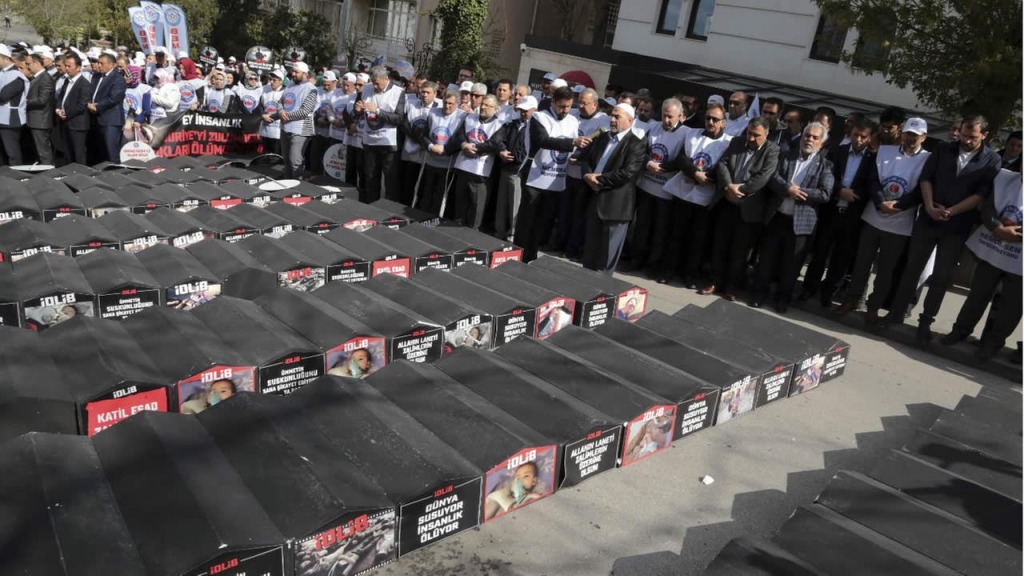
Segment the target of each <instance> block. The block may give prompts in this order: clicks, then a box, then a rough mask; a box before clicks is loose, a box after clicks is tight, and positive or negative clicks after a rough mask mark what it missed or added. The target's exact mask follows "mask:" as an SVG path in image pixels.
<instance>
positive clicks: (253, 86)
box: [234, 70, 263, 114]
mask: <svg viewBox="0 0 1024 576" xmlns="http://www.w3.org/2000/svg"><path fill="white" fill-rule="evenodd" d="M234 91H235V95H236V96H237V97H238V102H239V104H240V108H241V111H242V112H246V113H249V114H262V112H261V110H262V107H261V102H260V100H261V96H263V86H262V85H261V84H260V77H259V76H257V75H256V72H253V71H251V70H250V71H249V72H246V73H245V81H244V82H242V83H241V84H239V85H238V86H235V89H234Z"/></svg>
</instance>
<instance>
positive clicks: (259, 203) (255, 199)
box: [245, 193, 274, 208]
mask: <svg viewBox="0 0 1024 576" xmlns="http://www.w3.org/2000/svg"><path fill="white" fill-rule="evenodd" d="M245 203H246V204H252V205H253V206H255V207H257V208H266V207H267V206H270V205H271V204H273V203H274V199H273V198H271V196H270V194H259V193H257V194H255V195H254V196H252V197H251V198H249V199H248V200H246V201H245Z"/></svg>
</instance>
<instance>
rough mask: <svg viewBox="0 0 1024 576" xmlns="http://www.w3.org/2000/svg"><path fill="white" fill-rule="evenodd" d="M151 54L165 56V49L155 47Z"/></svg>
mask: <svg viewBox="0 0 1024 576" xmlns="http://www.w3.org/2000/svg"><path fill="white" fill-rule="evenodd" d="M153 54H167V48H166V47H164V46H157V47H156V48H153Z"/></svg>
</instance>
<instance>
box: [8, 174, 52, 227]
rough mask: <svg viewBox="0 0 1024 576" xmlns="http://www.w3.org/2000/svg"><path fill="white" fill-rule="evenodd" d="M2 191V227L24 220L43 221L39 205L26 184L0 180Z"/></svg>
mask: <svg viewBox="0 0 1024 576" xmlns="http://www.w3.org/2000/svg"><path fill="white" fill-rule="evenodd" d="M0 190H3V191H4V193H3V194H0V226H2V225H4V224H8V223H10V222H13V221H15V220H21V219H22V218H28V219H30V220H41V219H42V211H41V210H40V209H39V205H38V204H36V200H35V198H33V197H32V193H31V192H29V190H28V188H27V187H26V186H25V185H24V184H22V183H21V182H18V181H17V180H11V179H10V178H0Z"/></svg>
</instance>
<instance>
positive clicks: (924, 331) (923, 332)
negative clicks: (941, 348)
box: [917, 322, 932, 345]
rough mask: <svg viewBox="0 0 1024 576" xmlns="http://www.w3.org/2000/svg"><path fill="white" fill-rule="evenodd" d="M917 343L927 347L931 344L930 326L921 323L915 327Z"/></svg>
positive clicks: (929, 324)
mask: <svg viewBox="0 0 1024 576" xmlns="http://www.w3.org/2000/svg"><path fill="white" fill-rule="evenodd" d="M917 343H918V344H922V345H928V344H931V343H932V325H931V323H927V322H922V323H920V324H918V325H917Z"/></svg>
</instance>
